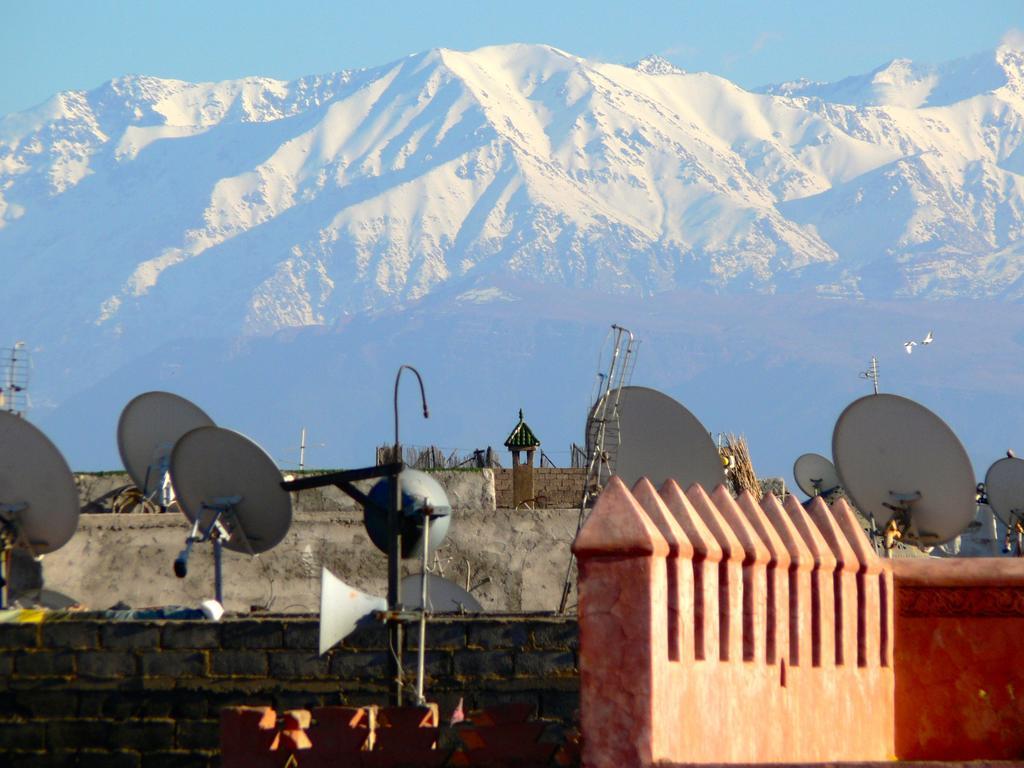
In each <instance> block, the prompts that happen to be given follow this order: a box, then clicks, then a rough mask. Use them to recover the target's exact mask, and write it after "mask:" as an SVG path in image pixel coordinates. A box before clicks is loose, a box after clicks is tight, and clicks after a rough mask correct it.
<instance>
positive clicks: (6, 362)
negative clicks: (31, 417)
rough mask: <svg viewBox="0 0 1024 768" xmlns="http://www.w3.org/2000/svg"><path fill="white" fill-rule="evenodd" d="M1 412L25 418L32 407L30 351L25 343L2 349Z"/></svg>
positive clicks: (0, 358) (16, 343)
mask: <svg viewBox="0 0 1024 768" xmlns="http://www.w3.org/2000/svg"><path fill="white" fill-rule="evenodd" d="M0 361H2V363H3V370H2V372H0V410H2V411H6V412H8V413H13V414H15V415H16V416H24V415H25V413H26V412H27V411H28V409H29V406H30V405H31V400H30V398H29V396H28V378H29V370H30V368H31V364H30V360H29V354H28V350H27V349H26V348H25V342H24V341H18V342H15V344H14V346H13V347H8V348H6V349H0Z"/></svg>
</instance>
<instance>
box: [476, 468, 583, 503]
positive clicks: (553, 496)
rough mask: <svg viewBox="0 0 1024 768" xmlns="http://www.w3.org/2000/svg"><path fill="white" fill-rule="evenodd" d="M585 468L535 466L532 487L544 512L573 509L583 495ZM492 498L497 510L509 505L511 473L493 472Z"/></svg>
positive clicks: (508, 470)
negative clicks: (545, 510)
mask: <svg viewBox="0 0 1024 768" xmlns="http://www.w3.org/2000/svg"><path fill="white" fill-rule="evenodd" d="M586 474H587V471H586V470H585V469H561V468H556V467H534V468H533V488H534V493H535V495H536V497H537V500H538V503H537V505H536V506H538V507H541V508H543V509H576V508H579V505H580V495H581V494H582V493H583V480H584V478H585V477H586ZM494 496H495V502H496V504H497V505H498V507H499V508H509V507H511V506H512V470H511V469H495V470H494Z"/></svg>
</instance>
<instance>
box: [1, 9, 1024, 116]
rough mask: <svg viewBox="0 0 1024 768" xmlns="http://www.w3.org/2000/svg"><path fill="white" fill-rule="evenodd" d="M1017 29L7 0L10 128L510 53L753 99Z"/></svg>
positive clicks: (934, 23) (922, 19)
mask: <svg viewBox="0 0 1024 768" xmlns="http://www.w3.org/2000/svg"><path fill="white" fill-rule="evenodd" d="M1020 30H1024V2H1022V0H973V1H972V2H963V1H961V0H930V1H929V2H921V1H919V0H857V1H856V2H850V0H843V1H835V0H814V1H813V2H810V1H805V2H793V1H792V0H773V1H768V0H762V1H761V2H753V1H747V2H740V1H739V0H701V1H700V2H697V1H695V0H674V1H673V0H645V1H644V2H630V3H625V2H615V3H612V2H600V1H598V0H592V1H591V2H559V1H558V0H546V2H539V1H537V0H520V1H519V2H513V3H498V2H488V1H487V0H484V1H482V2H481V0H476V1H475V2H455V1H454V0H448V1H445V2H433V3H431V2H429V0H420V2H407V1H406V0H384V1H383V2H359V3H355V2H347V1H346V2H341V1H339V0H335V1H334V2H327V1H326V0H316V1H313V0H310V1H304V0H294V1H293V2H289V3H271V2H261V1H260V0H247V1H246V2H235V0H215V1H214V2H210V1H209V0H204V1H203V2H196V1H195V0H177V1H176V2H157V1H156V0H148V1H146V0H135V2H123V1H115V0H97V1H96V2H82V0H75V2H65V1H63V0H61V1H60V2H58V1H55V0H0V71H2V72H3V73H4V74H3V78H2V80H0V114H5V113H7V112H13V111H18V110H22V109H27V108H29V107H31V106H34V105H35V104H38V103H39V102H41V101H43V100H45V99H47V98H48V97H49V96H51V95H52V94H54V93H56V92H57V91H61V90H69V89H89V88H93V87H95V86H97V85H99V84H100V83H103V82H105V81H107V80H109V79H111V78H112V77H116V76H118V75H123V74H129V73H131V74H148V75H156V76H160V77H175V78H180V79H184V80H192V81H201V80H222V79H229V78H236V77H241V76H244V75H265V76H270V77H278V78H282V79H292V78H295V77H298V76H301V75H307V74H317V73H323V72H332V71H335V70H339V69H346V68H351V67H363V66H372V65H376V64H383V63H386V62H388V61H391V60H394V59H397V58H400V57H402V56H404V55H406V54H409V53H415V52H417V51H421V50H425V49H428V48H435V47H446V48H456V49H473V48H477V47H480V46H483V45H490V44H494V43H507V42H536V43H548V44H551V45H555V46H557V47H559V48H563V49H565V50H567V51H570V52H572V53H575V54H577V55H580V56H586V57H589V58H596V59H602V60H606V61H616V62H622V63H626V62H630V61H634V60H636V59H638V58H641V57H642V56H644V55H646V54H648V53H658V54H661V55H663V56H665V57H666V58H668V59H669V60H671V61H673V62H674V63H675V64H677V65H679V66H681V67H683V68H685V69H688V70H707V71H711V72H715V73H716V74H720V75H723V76H725V77H728V78H729V79H731V80H733V81H735V82H737V83H739V84H740V85H742V86H745V87H753V86H756V85H761V84H764V83H768V82H777V81H781V80H789V79H795V78H797V77H801V76H804V77H809V78H811V79H816V80H832V79H837V78H840V77H843V76H846V75H852V74H859V73H862V72H866V71H868V70H870V69H873V68H874V67H876V66H878V65H880V64H882V63H884V62H886V61H888V60H889V59H892V58H896V57H906V58H911V59H914V60H917V61H922V62H933V63H934V62H939V61H944V60H947V59H953V58H957V57H960V56H965V55H968V54H971V53H976V52H978V51H982V50H985V49H988V48H993V47H995V46H996V45H998V44H999V42H1000V40H1001V39H1003V37H1004V36H1005V35H1007V34H1011V35H1017V36H1018V37H1022V38H1024V36H1022V35H1021V32H1020Z"/></svg>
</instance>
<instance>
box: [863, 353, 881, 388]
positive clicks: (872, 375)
mask: <svg viewBox="0 0 1024 768" xmlns="http://www.w3.org/2000/svg"><path fill="white" fill-rule="evenodd" d="M860 377H861V378H862V379H869V380H870V381H871V386H872V387H873V388H874V390H875V394H876V395H877V394H878V358H877V357H875V356H874V355H872V356H871V365H870V366H869V367H868V369H867V370H866V371H861V373H860Z"/></svg>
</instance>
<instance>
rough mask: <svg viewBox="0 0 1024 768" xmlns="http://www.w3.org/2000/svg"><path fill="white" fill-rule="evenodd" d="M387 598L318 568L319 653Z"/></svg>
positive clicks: (385, 606) (382, 605) (381, 608)
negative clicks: (370, 592)
mask: <svg viewBox="0 0 1024 768" xmlns="http://www.w3.org/2000/svg"><path fill="white" fill-rule="evenodd" d="M387 609H388V601H387V600H385V599H384V598H383V597H377V596H376V595H368V594H366V593H365V592H361V591H359V590H358V589H356V588H355V587H353V586H350V585H348V584H346V583H345V582H344V581H342V580H341V579H339V578H338V577H337V576H335V575H334V574H333V573H331V572H330V571H329V570H327V568H326V567H323V568H321V570H320V655H321V656H322V655H323V654H325V653H327V651H328V650H330V649H331V648H332V647H333V646H334V645H337V644H338V643H340V642H341V641H342V640H344V639H345V638H346V637H348V636H349V635H351V634H352V633H353V632H354V631H355V630H356V627H358V626H359V625H360V624H362V623H364V622H366V621H367V620H368V619H369V618H370V616H371V615H372V614H373V613H374V611H386V610H387Z"/></svg>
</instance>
